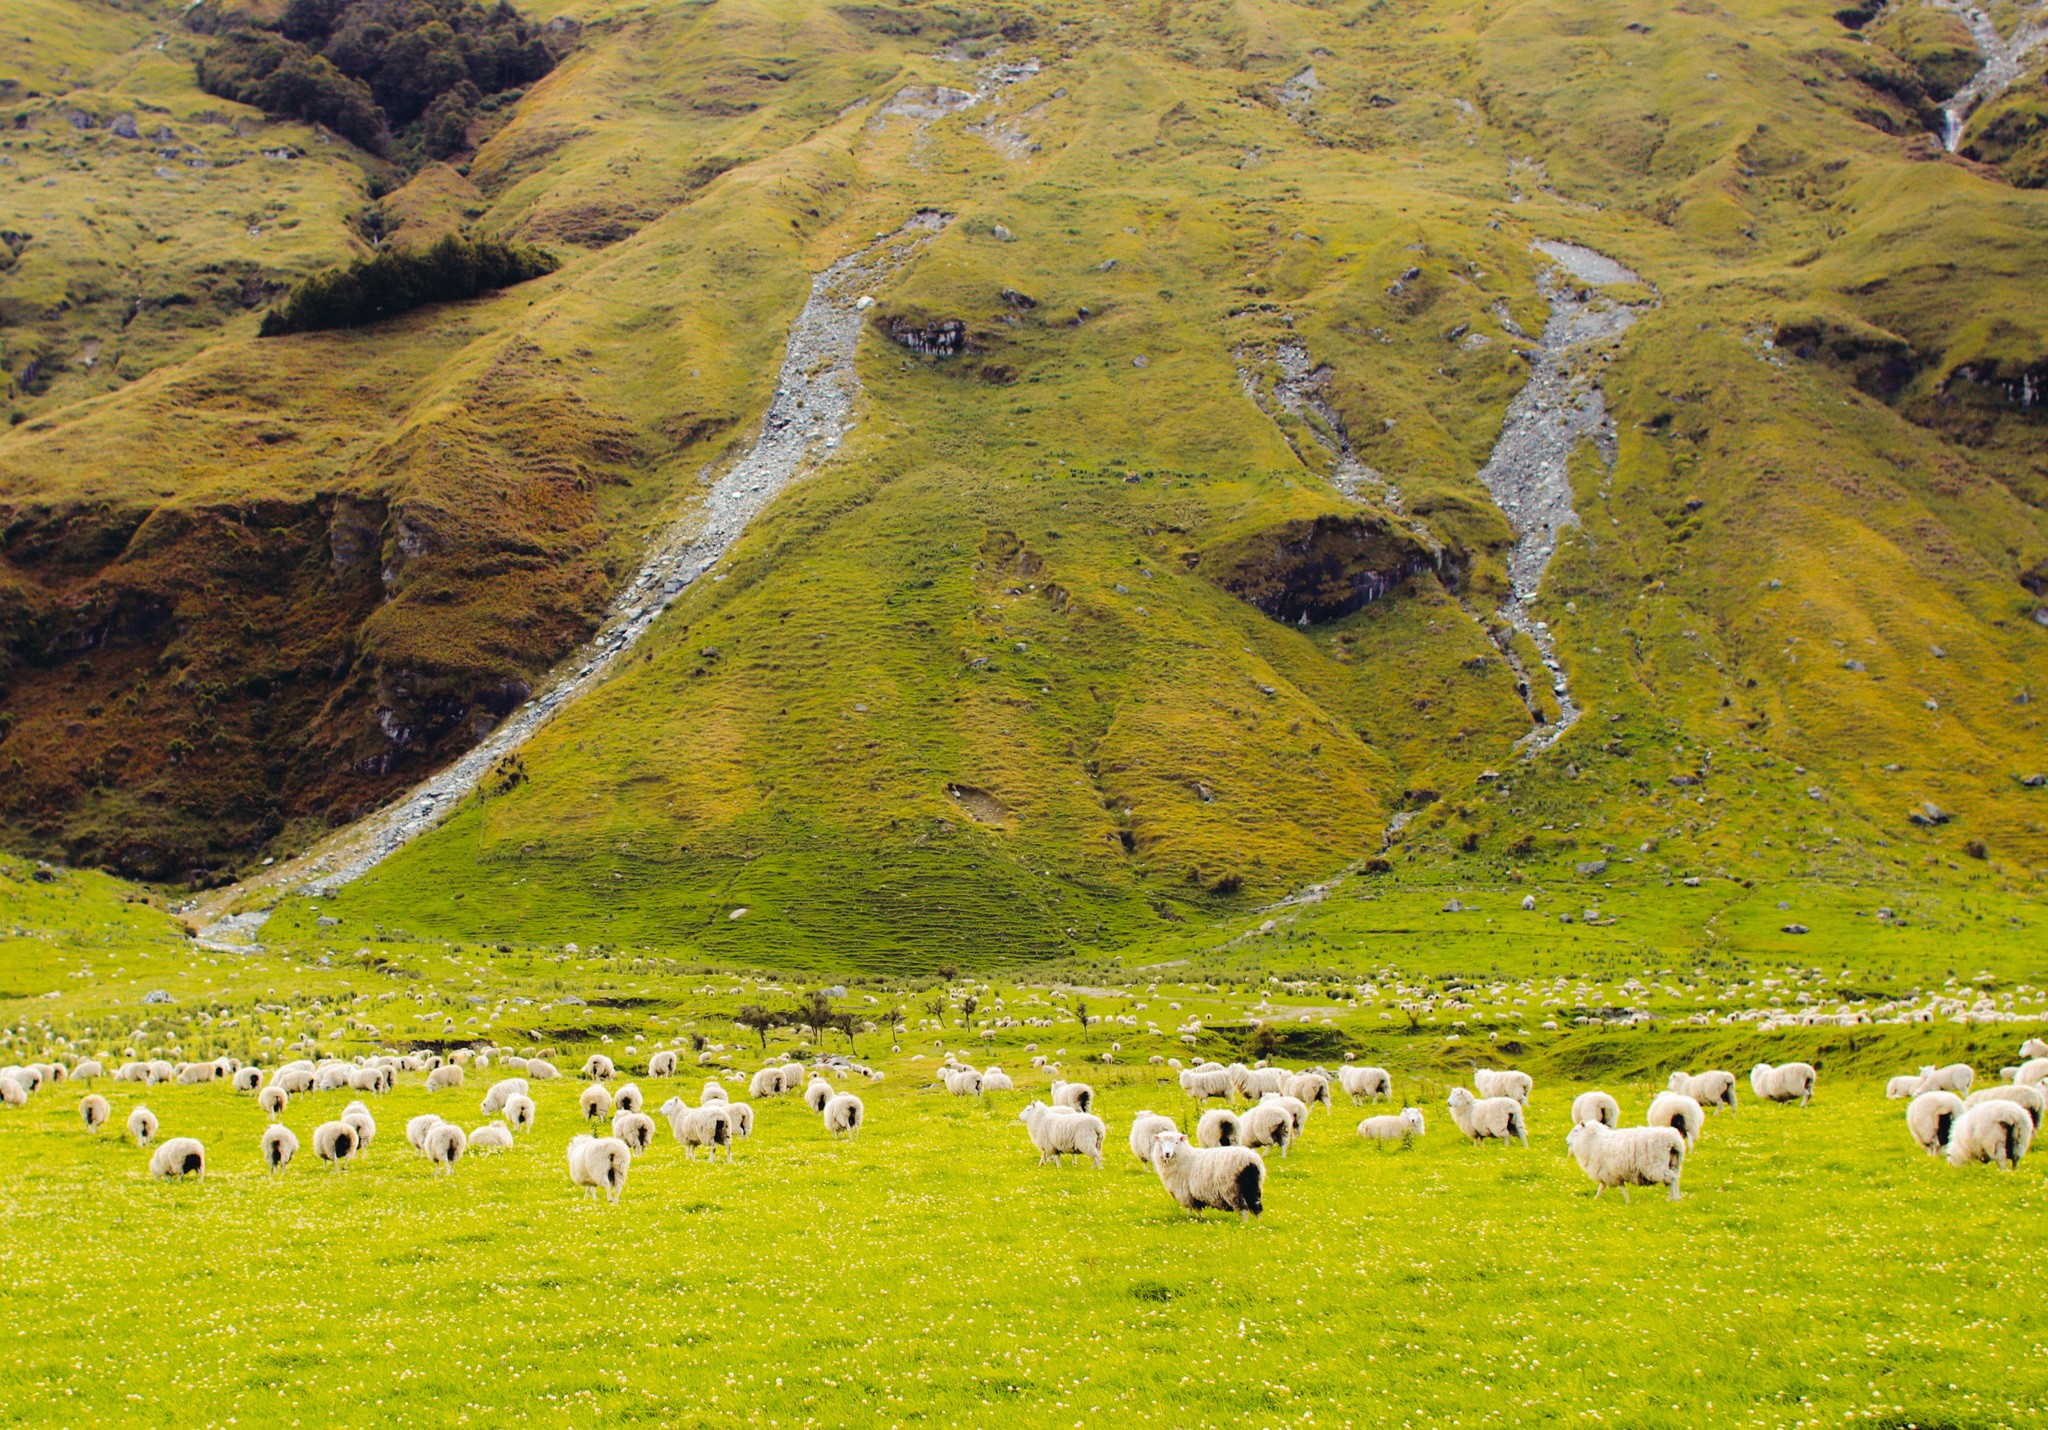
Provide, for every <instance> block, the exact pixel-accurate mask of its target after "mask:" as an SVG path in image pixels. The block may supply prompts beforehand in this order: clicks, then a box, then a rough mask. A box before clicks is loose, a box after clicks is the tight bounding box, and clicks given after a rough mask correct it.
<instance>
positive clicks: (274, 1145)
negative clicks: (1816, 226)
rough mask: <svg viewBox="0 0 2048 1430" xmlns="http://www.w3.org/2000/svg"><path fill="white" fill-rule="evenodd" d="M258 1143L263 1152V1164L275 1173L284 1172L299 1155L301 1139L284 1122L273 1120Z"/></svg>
mask: <svg viewBox="0 0 2048 1430" xmlns="http://www.w3.org/2000/svg"><path fill="white" fill-rule="evenodd" d="M256 1145H257V1148H258V1149H259V1150H260V1151H261V1152H262V1154H263V1165H264V1166H266V1167H268V1168H270V1170H271V1171H272V1172H273V1173H276V1172H282V1171H283V1170H284V1169H285V1166H286V1165H287V1164H288V1163H289V1162H290V1161H291V1160H292V1158H294V1157H296V1156H298V1155H299V1139H298V1138H296V1137H294V1136H293V1135H292V1130H291V1128H289V1127H287V1126H285V1125H284V1124H283V1123H282V1122H273V1123H272V1124H271V1125H270V1126H268V1127H266V1128H264V1129H263V1136H262V1137H261V1138H259V1139H258V1140H257V1143H256Z"/></svg>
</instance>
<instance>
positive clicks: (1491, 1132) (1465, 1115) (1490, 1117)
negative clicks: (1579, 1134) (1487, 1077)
mask: <svg viewBox="0 0 2048 1430" xmlns="http://www.w3.org/2000/svg"><path fill="white" fill-rule="evenodd" d="M1449 1102H1450V1105H1451V1121H1453V1122H1455V1123H1457V1124H1458V1130H1459V1131H1460V1132H1462V1133H1464V1134H1465V1135H1466V1136H1467V1137H1469V1138H1471V1139H1472V1140H1473V1141H1474V1142H1482V1141H1484V1140H1486V1139H1487V1138H1489V1137H1494V1138H1498V1139H1499V1140H1500V1144H1501V1146H1502V1147H1506V1146H1507V1144H1508V1143H1509V1142H1510V1141H1512V1140H1513V1139H1514V1138H1517V1137H1519V1138H1521V1139H1522V1146H1523V1147H1525V1148H1526V1147H1527V1146H1528V1145H1529V1124H1528V1122H1527V1121H1526V1114H1525V1113H1524V1112H1523V1111H1522V1104H1521V1103H1519V1102H1517V1101H1516V1100H1515V1099H1514V1098H1512V1097H1484V1098H1475V1097H1473V1096H1472V1094H1471V1093H1470V1092H1468V1091H1466V1090H1465V1089H1464V1088H1462V1087H1454V1088H1452V1089H1451V1095H1450V1098H1449ZM1592 1125H1594V1126H1598V1124H1597V1123H1595V1124H1592Z"/></svg>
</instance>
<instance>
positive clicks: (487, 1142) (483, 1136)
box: [469, 1122, 512, 1152]
mask: <svg viewBox="0 0 2048 1430" xmlns="http://www.w3.org/2000/svg"><path fill="white" fill-rule="evenodd" d="M511 1145H512V1129H511V1128H509V1127H507V1126H506V1125H505V1124H504V1123H502V1122H486V1123H485V1124H484V1125H483V1126H481V1127H479V1128H476V1129H475V1130H474V1131H472V1132H471V1133H470V1134H469V1150H470V1151H472V1152H486V1151H489V1152H502V1151H504V1150H505V1149H506V1148H508V1147H510V1146H511Z"/></svg>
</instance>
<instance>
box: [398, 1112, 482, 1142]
mask: <svg viewBox="0 0 2048 1430" xmlns="http://www.w3.org/2000/svg"><path fill="white" fill-rule="evenodd" d="M440 1121H441V1114H440V1113H438V1112H422V1113H421V1114H420V1115H419V1116H418V1117H415V1118H413V1119H412V1120H411V1121H409V1122H407V1123H406V1124H405V1140H406V1141H408V1142H410V1143H411V1144H412V1149H413V1151H415V1152H424V1151H426V1148H427V1134H428V1133H429V1132H432V1131H433V1130H434V1128H435V1127H436V1126H437V1125H438V1124H439V1123H440ZM471 1140H472V1141H474V1140H475V1139H474V1138H472V1139H471Z"/></svg>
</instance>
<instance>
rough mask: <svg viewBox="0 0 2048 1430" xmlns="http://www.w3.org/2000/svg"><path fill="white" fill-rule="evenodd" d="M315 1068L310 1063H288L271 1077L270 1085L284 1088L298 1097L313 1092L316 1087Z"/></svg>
mask: <svg viewBox="0 0 2048 1430" xmlns="http://www.w3.org/2000/svg"><path fill="white" fill-rule="evenodd" d="M314 1082H315V1078H314V1074H313V1067H312V1064H310V1063H286V1064H285V1065H284V1066H283V1067H281V1068H279V1069H278V1070H277V1071H276V1072H274V1073H272V1074H271V1075H270V1085H271V1086H272V1087H275V1088H282V1089H283V1090H284V1091H286V1092H288V1093H290V1094H291V1095H292V1096H293V1097H297V1096H298V1095H299V1094H300V1093H302V1092H311V1091H313V1087H314Z"/></svg>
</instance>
